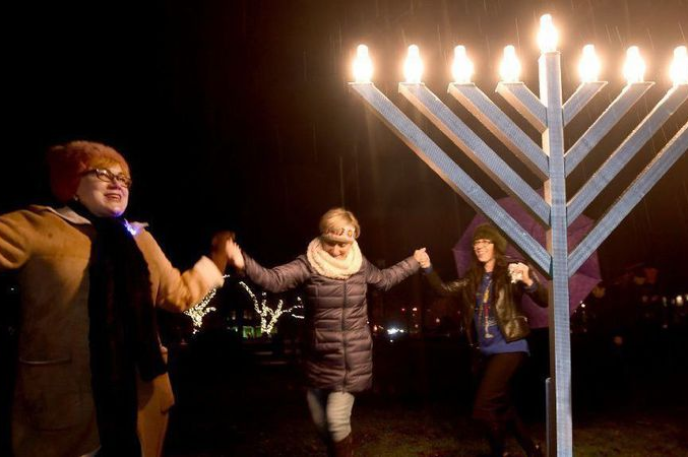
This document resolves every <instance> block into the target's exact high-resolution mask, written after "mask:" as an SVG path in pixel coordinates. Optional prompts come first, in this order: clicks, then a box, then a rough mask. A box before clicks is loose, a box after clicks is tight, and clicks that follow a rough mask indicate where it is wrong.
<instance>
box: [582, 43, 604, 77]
mask: <svg viewBox="0 0 688 457" xmlns="http://www.w3.org/2000/svg"><path fill="white" fill-rule="evenodd" d="M578 72H579V73H580V77H581V81H583V82H584V83H589V82H594V81H599V77H600V59H599V58H598V57H597V54H596V53H595V46H594V45H592V44H586V45H585V46H584V47H583V57H582V58H581V61H580V64H579V65H578Z"/></svg>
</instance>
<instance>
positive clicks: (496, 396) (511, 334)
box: [420, 224, 547, 457]
mask: <svg viewBox="0 0 688 457" xmlns="http://www.w3.org/2000/svg"><path fill="white" fill-rule="evenodd" d="M505 251H506V239H504V237H503V236H502V235H501V234H500V233H499V232H498V231H497V230H496V229H495V228H494V227H492V226H491V225H488V224H483V225H480V226H478V227H477V228H476V230H475V232H474V233H473V254H474V257H475V261H476V262H475V264H474V265H473V267H472V268H471V269H470V270H469V271H468V273H467V274H466V276H465V277H464V278H461V279H457V280H455V281H451V282H446V283H445V282H442V280H441V279H440V277H439V276H438V275H437V273H436V272H434V271H433V269H432V265H431V263H430V257H429V256H427V254H425V256H424V258H423V259H422V260H421V261H420V263H421V266H422V267H423V271H424V273H425V274H426V277H427V279H428V281H429V282H430V285H431V286H432V287H433V289H435V291H437V292H438V293H439V294H440V295H443V296H452V297H457V298H459V301H460V306H461V310H462V313H461V314H462V316H463V319H464V326H465V328H466V329H468V330H467V331H468V340H469V342H470V343H471V345H473V346H475V347H477V348H478V349H479V351H480V354H481V356H482V359H483V360H482V362H483V363H482V369H481V370H480V375H479V383H478V390H477V393H476V397H475V404H474V406H473V418H474V419H476V420H478V421H480V422H481V423H482V424H483V425H484V428H485V431H486V434H487V439H488V441H489V443H490V450H491V453H490V455H491V456H495V457H502V456H507V455H509V454H508V453H505V451H504V449H505V439H506V432H507V429H510V430H511V431H513V433H514V435H515V437H516V439H517V441H518V442H519V444H520V445H521V447H523V449H524V451H525V452H526V454H527V455H528V456H540V455H542V451H541V450H540V446H538V445H537V444H535V443H534V442H533V440H532V439H531V438H530V436H529V434H528V433H527V431H526V429H525V427H524V425H523V423H522V422H521V420H520V419H519V417H518V415H517V413H516V409H515V407H514V404H513V402H512V400H511V387H510V384H511V380H512V379H513V377H514V375H515V374H516V372H517V371H518V369H519V367H520V366H521V365H522V364H523V362H524V361H525V359H526V357H527V355H528V353H529V349H528V342H527V341H526V339H525V338H526V336H528V334H529V333H530V327H529V326H528V318H527V317H526V316H525V315H524V314H523V311H522V310H521V297H522V296H523V294H524V293H526V294H528V295H530V296H531V297H532V298H533V300H534V301H535V302H536V303H537V304H538V305H540V306H543V307H545V306H547V289H546V288H545V287H543V286H541V285H540V284H539V283H538V282H537V280H536V278H535V277H534V275H532V273H531V271H530V268H528V266H527V265H525V264H523V263H520V262H518V263H509V262H508V261H507V260H506V258H505V257H504V252H505Z"/></svg>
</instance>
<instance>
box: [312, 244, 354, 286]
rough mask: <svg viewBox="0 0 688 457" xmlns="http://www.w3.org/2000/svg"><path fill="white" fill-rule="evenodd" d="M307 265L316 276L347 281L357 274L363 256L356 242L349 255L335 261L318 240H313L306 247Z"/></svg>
mask: <svg viewBox="0 0 688 457" xmlns="http://www.w3.org/2000/svg"><path fill="white" fill-rule="evenodd" d="M306 257H308V263H310V264H311V266H312V267H313V269H314V270H315V271H317V272H318V274H320V275H322V276H325V277H327V278H332V279H347V278H348V277H349V276H351V275H353V274H355V273H357V272H358V271H359V270H360V269H361V265H363V255H362V254H361V248H359V247H358V243H357V242H356V241H354V242H353V244H352V245H351V249H349V253H348V254H347V255H346V257H344V258H343V259H335V258H334V257H332V256H331V255H330V254H328V253H327V252H325V250H324V249H323V247H322V243H321V241H320V238H314V239H313V241H311V242H310V244H309V245H308V251H306Z"/></svg>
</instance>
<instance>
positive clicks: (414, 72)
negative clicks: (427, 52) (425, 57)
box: [404, 44, 423, 84]
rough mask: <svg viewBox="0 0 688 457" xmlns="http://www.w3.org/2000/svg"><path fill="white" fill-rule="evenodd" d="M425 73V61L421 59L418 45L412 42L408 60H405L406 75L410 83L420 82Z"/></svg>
mask: <svg viewBox="0 0 688 457" xmlns="http://www.w3.org/2000/svg"><path fill="white" fill-rule="evenodd" d="M422 75H423V61H422V60H420V51H419V50H418V46H416V45H415V44H412V45H411V46H409V48H408V55H407V56H406V62H404V77H406V82H407V83H409V84H419V83H420V78H421V76H422Z"/></svg>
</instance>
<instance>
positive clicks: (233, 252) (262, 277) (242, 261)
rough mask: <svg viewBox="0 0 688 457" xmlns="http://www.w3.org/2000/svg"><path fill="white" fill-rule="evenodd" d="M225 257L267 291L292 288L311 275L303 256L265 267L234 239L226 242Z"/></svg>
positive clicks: (282, 290) (281, 290) (275, 291)
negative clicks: (243, 249) (245, 251)
mask: <svg viewBox="0 0 688 457" xmlns="http://www.w3.org/2000/svg"><path fill="white" fill-rule="evenodd" d="M227 257H228V259H229V264H230V265H231V266H233V267H234V268H235V269H237V270H238V271H240V272H243V273H245V274H246V276H248V277H249V278H250V279H251V281H253V282H254V283H256V284H258V285H259V286H260V287H262V288H263V289H265V290H267V291H268V292H273V293H279V292H284V291H287V290H289V289H293V288H294V287H296V286H298V285H299V284H301V283H303V282H304V281H306V279H308V278H309V277H310V275H311V273H310V270H309V269H308V264H307V262H306V259H305V258H303V257H299V258H297V259H296V260H294V261H292V262H289V263H286V264H284V265H280V266H278V267H275V268H265V267H263V266H262V265H260V264H259V263H258V262H256V261H255V260H253V259H252V258H251V257H249V256H248V255H246V254H245V253H244V252H243V251H242V250H241V248H240V247H239V245H238V244H236V243H235V242H234V241H230V242H229V243H228V244H227Z"/></svg>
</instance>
